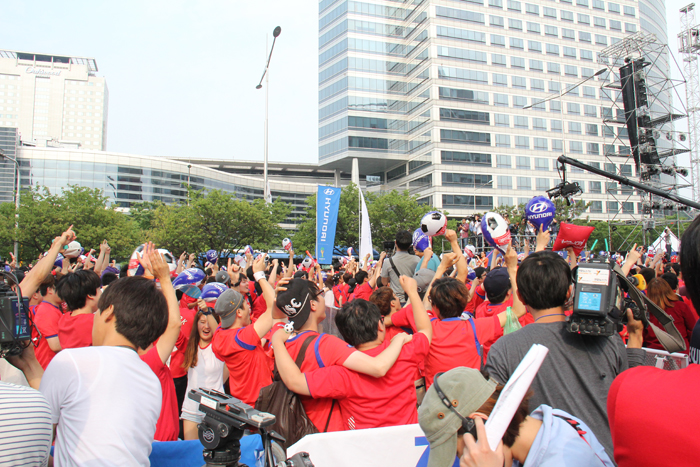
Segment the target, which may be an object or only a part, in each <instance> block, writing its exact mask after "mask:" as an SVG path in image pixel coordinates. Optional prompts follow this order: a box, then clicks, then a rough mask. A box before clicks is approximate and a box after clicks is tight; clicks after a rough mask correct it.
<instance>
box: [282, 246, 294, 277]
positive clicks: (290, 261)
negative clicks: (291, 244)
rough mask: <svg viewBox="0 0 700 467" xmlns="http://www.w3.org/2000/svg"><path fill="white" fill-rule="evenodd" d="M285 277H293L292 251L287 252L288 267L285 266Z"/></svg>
mask: <svg viewBox="0 0 700 467" xmlns="http://www.w3.org/2000/svg"><path fill="white" fill-rule="evenodd" d="M284 275H285V277H289V278H292V277H294V250H289V266H287V272H285V274H284Z"/></svg>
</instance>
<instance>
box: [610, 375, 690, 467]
mask: <svg viewBox="0 0 700 467" xmlns="http://www.w3.org/2000/svg"><path fill="white" fill-rule="evenodd" d="M698 387H700V365H692V364H691V365H689V366H688V367H687V368H684V369H682V370H675V371H667V370H660V369H658V368H653V367H648V366H638V367H636V368H631V369H629V370H627V371H625V372H623V373H622V374H620V375H619V376H618V377H617V378H615V380H614V381H613V383H612V385H611V386H610V391H609V392H608V420H609V422H610V433H611V434H612V440H613V444H614V445H615V462H617V465H618V466H619V467H638V466H640V465H672V466H673V467H685V466H695V465H697V462H698V459H697V457H698V452H700V437H698V435H697V418H698V413H700V399H698V398H697V396H696V390H697V388H698ZM640 402H641V403H642V404H643V406H641V407H640ZM650 420H653V422H652V424H653V428H652V429H650V424H649V423H650Z"/></svg>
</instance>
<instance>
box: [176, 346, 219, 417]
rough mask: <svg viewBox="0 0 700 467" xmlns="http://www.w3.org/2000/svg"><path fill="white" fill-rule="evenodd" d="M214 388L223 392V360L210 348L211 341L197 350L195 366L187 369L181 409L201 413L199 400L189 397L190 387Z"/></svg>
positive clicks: (191, 412)
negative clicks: (185, 388) (185, 387)
mask: <svg viewBox="0 0 700 467" xmlns="http://www.w3.org/2000/svg"><path fill="white" fill-rule="evenodd" d="M200 388H204V389H214V390H216V391H219V392H224V362H223V361H221V360H219V359H218V358H217V356H216V355H214V351H213V350H212V348H211V342H210V343H209V345H208V346H206V347H205V348H201V347H199V349H198V350H197V366H195V367H194V368H190V369H188V370H187V391H186V392H185V400H184V402H183V403H182V411H183V412H187V413H190V414H192V415H194V414H199V413H201V412H200V411H199V402H195V401H193V400H192V399H190V398H189V397H188V396H187V394H189V393H190V389H200Z"/></svg>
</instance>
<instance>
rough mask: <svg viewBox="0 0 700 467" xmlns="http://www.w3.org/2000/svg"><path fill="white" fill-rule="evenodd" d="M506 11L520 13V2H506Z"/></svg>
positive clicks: (511, 0) (513, 0)
mask: <svg viewBox="0 0 700 467" xmlns="http://www.w3.org/2000/svg"><path fill="white" fill-rule="evenodd" d="M508 10H510V11H517V12H521V11H522V8H521V6H520V2H517V1H515V0H508Z"/></svg>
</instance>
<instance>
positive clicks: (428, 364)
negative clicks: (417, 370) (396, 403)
mask: <svg viewBox="0 0 700 467" xmlns="http://www.w3.org/2000/svg"><path fill="white" fill-rule="evenodd" d="M391 321H392V323H393V324H394V325H395V326H411V327H412V328H413V329H415V323H414V321H413V313H411V314H408V313H406V309H405V308H404V309H403V310H401V311H398V312H396V313H395V314H394V315H393V316H392V317H391ZM430 322H431V324H432V325H433V339H432V341H431V343H430V352H429V353H428V357H427V358H426V360H425V384H426V388H428V387H430V386H431V385H432V384H433V377H434V376H435V374H436V373H440V372H443V371H448V370H451V369H452V368H457V367H459V366H466V367H469V368H476V369H479V368H480V357H479V354H478V352H477V350H476V344H475V342H474V332H473V331H472V326H471V324H470V323H469V320H464V321H463V320H462V319H461V318H459V317H457V318H447V319H443V320H440V319H437V318H433V319H431V320H430ZM474 325H475V326H476V336H477V338H478V339H479V343H480V344H481V345H482V346H483V347H487V346H488V347H490V346H491V344H493V343H494V342H496V340H497V339H498V338H499V337H501V336H502V335H503V328H502V327H501V322H500V321H499V319H498V316H492V317H490V318H477V319H474ZM484 365H486V355H485V354H484Z"/></svg>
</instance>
